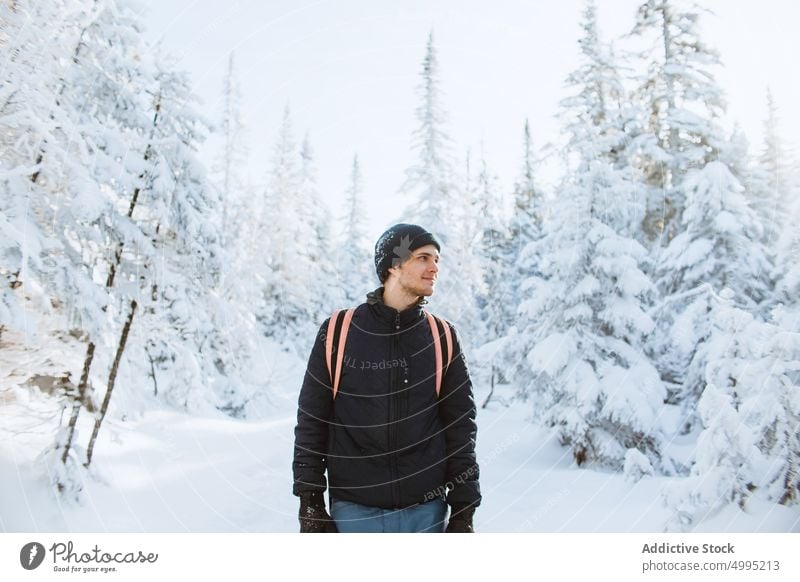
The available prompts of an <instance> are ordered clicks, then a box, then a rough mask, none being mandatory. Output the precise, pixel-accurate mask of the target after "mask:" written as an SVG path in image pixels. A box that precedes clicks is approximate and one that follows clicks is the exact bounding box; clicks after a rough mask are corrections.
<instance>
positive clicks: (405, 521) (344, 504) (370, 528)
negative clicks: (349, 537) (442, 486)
mask: <svg viewBox="0 0 800 582" xmlns="http://www.w3.org/2000/svg"><path fill="white" fill-rule="evenodd" d="M446 515H447V504H446V503H445V502H444V500H443V499H434V500H432V501H428V502H427V503H420V504H419V505H413V506H411V507H406V508H405V509H382V508H380V507H369V506H367V505H359V504H358V503H352V502H350V501H339V500H338V499H333V500H332V501H331V517H333V520H334V521H335V522H336V527H337V528H338V529H339V531H340V532H342V533H382V532H390V533H442V532H443V531H444V526H445V523H444V519H445V516H446Z"/></svg>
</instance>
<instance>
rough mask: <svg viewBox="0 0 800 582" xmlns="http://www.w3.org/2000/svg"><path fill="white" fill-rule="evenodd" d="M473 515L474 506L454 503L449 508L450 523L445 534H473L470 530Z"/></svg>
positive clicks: (472, 530)
mask: <svg viewBox="0 0 800 582" xmlns="http://www.w3.org/2000/svg"><path fill="white" fill-rule="evenodd" d="M474 513H475V506H474V505H465V504H463V503H456V504H454V505H453V506H451V507H450V521H449V523H448V524H447V529H446V530H444V532H445V533H475V530H474V529H473V528H472V516H473V514H474Z"/></svg>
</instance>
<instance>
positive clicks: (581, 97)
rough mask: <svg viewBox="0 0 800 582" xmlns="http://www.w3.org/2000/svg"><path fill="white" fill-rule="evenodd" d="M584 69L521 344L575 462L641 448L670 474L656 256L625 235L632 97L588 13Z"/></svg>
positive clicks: (569, 109)
mask: <svg viewBox="0 0 800 582" xmlns="http://www.w3.org/2000/svg"><path fill="white" fill-rule="evenodd" d="M582 26H583V31H584V34H583V36H582V38H581V40H580V47H581V53H582V62H581V65H580V68H579V69H577V70H576V71H574V72H573V73H572V74H570V75H569V77H568V79H567V84H568V86H570V87H571V88H573V91H574V92H573V95H572V96H571V97H569V98H567V99H565V100H564V101H563V102H562V107H563V110H564V119H565V120H566V126H565V129H566V132H567V134H568V135H569V142H568V144H567V147H568V148H569V149H570V151H572V152H574V154H575V160H574V167H573V168H571V169H570V171H569V174H568V177H567V178H565V180H564V182H563V184H562V186H561V188H560V191H559V195H558V199H557V201H556V202H555V207H554V211H553V214H552V219H551V221H550V222H549V223H548V225H547V229H546V234H545V236H544V238H543V239H542V240H541V241H540V242H539V243H537V244H538V245H539V248H540V251H539V252H540V255H541V257H542V262H541V265H540V267H539V271H540V273H541V274H540V275H538V276H535V277H533V279H532V280H531V281H529V282H527V283H526V286H525V292H524V301H523V303H522V306H521V309H520V319H521V323H522V326H523V327H522V330H521V334H522V336H523V338H521V339H520V341H522V340H524V337H526V336H528V337H529V338H530V339H531V340H532V342H533V348H532V349H531V350H530V352H529V353H528V354H527V357H526V360H527V362H528V364H529V366H530V369H529V374H530V375H531V376H532V377H533V379H532V380H531V381H530V382H526V381H525V379H522V382H521V384H522V386H523V387H526V386H532V387H533V389H532V390H531V391H530V392H528V395H529V396H530V397H531V398H532V399H533V400H534V403H535V408H536V410H537V414H538V417H539V419H540V420H542V421H543V422H544V423H546V424H547V425H548V426H551V427H554V429H555V430H556V431H557V433H558V435H559V437H560V439H561V442H562V443H563V444H565V445H568V446H570V447H571V449H572V452H573V455H574V458H575V460H576V462H577V463H578V464H579V465H581V464H584V463H597V464H601V465H605V466H608V467H611V468H614V469H618V470H620V469H622V468H623V464H624V460H625V458H626V454H627V452H628V450H629V449H638V450H639V451H640V452H641V453H642V454H644V455H645V456H646V457H647V458H648V461H649V463H651V465H652V466H653V467H656V468H657V469H659V470H667V471H670V470H671V469H672V468H671V466H670V465H669V463H667V462H664V461H663V460H662V452H661V448H662V447H661V440H662V436H661V432H662V431H661V429H660V424H661V423H660V417H659V414H660V411H661V408H662V405H663V400H664V396H665V391H664V387H663V385H662V383H661V380H660V378H659V376H658V372H657V371H656V370H655V368H654V367H653V366H652V365H651V364H650V362H649V361H648V359H647V358H646V357H645V355H644V354H643V352H642V341H643V336H644V335H645V334H647V333H649V332H650V331H652V329H653V321H652V320H651V319H650V318H649V317H648V316H647V314H646V313H645V311H644V309H643V308H644V304H645V300H646V298H647V296H648V294H649V293H650V292H651V290H652V284H651V283H650V281H649V280H648V278H647V277H646V276H645V275H644V273H643V272H642V271H641V269H640V264H641V262H642V261H644V260H645V258H646V251H645V249H644V248H643V247H642V246H641V245H640V244H639V243H638V242H636V241H635V240H634V239H632V238H630V236H627V235H626V234H624V232H625V230H626V225H627V223H626V220H625V217H626V216H627V209H626V207H625V204H626V201H629V200H630V199H631V196H630V193H629V191H630V190H631V189H632V188H635V182H634V181H633V177H632V172H631V170H630V167H629V166H628V165H627V164H626V159H625V147H626V141H625V140H626V136H625V134H624V132H623V131H622V130H621V128H620V125H619V118H618V110H617V109H616V108H615V107H614V106H613V103H616V102H618V101H620V100H619V99H616V98H615V95H616V93H617V92H618V91H621V84H620V83H619V81H618V79H617V78H616V75H615V69H614V66H613V63H611V62H610V61H609V55H608V52H607V50H606V48H605V46H604V45H603V44H601V42H600V41H599V39H598V35H597V28H596V19H595V8H594V4H593V3H591V2H590V3H587V6H586V9H585V11H584V15H583V22H582Z"/></svg>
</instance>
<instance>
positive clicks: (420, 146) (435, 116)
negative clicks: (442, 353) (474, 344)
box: [400, 32, 482, 341]
mask: <svg viewBox="0 0 800 582" xmlns="http://www.w3.org/2000/svg"><path fill="white" fill-rule="evenodd" d="M439 75H440V72H439V59H438V54H437V51H436V47H435V45H434V37H433V33H432V32H431V33H430V35H429V37H428V43H427V48H426V52H425V58H424V59H423V62H422V73H421V83H420V85H419V87H418V93H419V97H420V104H419V106H418V107H417V109H416V119H417V124H418V125H417V128H416V129H415V130H414V132H413V134H412V149H413V150H414V151H415V152H416V154H417V161H416V162H415V163H414V164H413V165H412V166H411V167H409V168H408V169H407V170H406V179H405V181H404V183H403V185H402V186H401V188H400V191H401V192H402V193H403V194H404V195H405V196H406V197H407V198H408V199H409V200H410V202H409V204H408V206H407V207H406V210H405V212H404V213H403V216H402V217H401V220H402V221H404V222H414V223H417V224H420V225H421V226H423V227H424V228H426V229H428V230H430V231H431V232H433V233H434V234H435V235H436V236H437V237H438V238H439V239H440V240H441V242H442V245H443V249H442V258H441V262H440V264H439V266H440V270H441V272H440V282H439V283H438V286H437V291H436V294H435V296H434V298H433V299H432V302H433V304H434V307H433V308H432V309H433V310H435V311H436V312H437V313H439V314H440V315H442V316H443V317H446V318H447V319H450V320H451V321H454V322H457V323H459V325H460V328H461V330H462V337H466V338H472V339H473V341H475V340H477V339H478V336H477V333H478V331H479V318H478V316H477V309H476V305H475V295H476V293H479V292H481V291H482V280H481V278H480V277H479V276H477V275H478V273H479V267H478V259H477V257H476V256H475V255H474V254H473V250H472V249H473V244H474V240H473V239H472V234H473V232H472V229H471V228H470V223H471V222H472V221H473V219H474V217H473V216H472V213H474V211H475V210H474V207H473V206H472V205H470V204H469V202H468V201H467V200H466V199H465V198H464V193H463V192H460V191H459V188H458V186H457V177H456V173H455V171H454V169H453V168H454V162H453V143H452V140H451V138H450V136H449V135H448V132H447V123H448V122H447V113H446V110H445V108H444V104H443V98H442V92H441V87H440V78H439Z"/></svg>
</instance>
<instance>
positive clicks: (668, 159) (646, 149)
mask: <svg viewBox="0 0 800 582" xmlns="http://www.w3.org/2000/svg"><path fill="white" fill-rule="evenodd" d="M699 19H700V14H699V12H698V11H696V10H695V9H689V8H684V7H683V3H682V0H647V1H646V2H643V3H642V4H641V5H640V6H639V9H638V12H637V17H636V25H635V26H634V29H633V31H632V35H635V36H639V37H642V38H644V39H646V40H649V41H650V42H651V49H650V50H649V51H647V53H646V54H645V55H643V56H644V58H645V59H646V63H645V65H646V66H647V71H646V73H644V74H643V75H642V76H641V78H640V79H638V81H637V83H638V86H639V89H638V92H637V95H636V97H635V100H636V101H638V102H639V104H640V105H641V107H642V110H643V111H644V114H645V115H646V116H647V120H646V126H647V133H649V135H650V136H652V137H653V138H654V139H645V138H646V136H642V139H640V140H638V142H637V145H638V146H639V151H638V156H637V158H638V166H639V168H640V169H641V171H642V172H643V175H644V179H645V183H646V184H647V188H646V196H647V199H646V212H645V216H644V220H643V222H642V228H643V230H644V234H645V239H646V240H647V241H649V242H650V243H657V246H664V245H666V244H667V243H668V242H669V241H670V240H671V239H672V238H674V237H675V236H676V235H677V234H678V232H680V230H681V226H680V220H681V216H682V213H683V209H684V206H685V198H686V188H685V186H684V184H683V181H684V178H685V176H686V173H687V172H688V171H689V170H690V169H692V168H700V167H703V166H704V165H705V164H706V163H707V162H709V161H711V160H714V159H716V158H717V157H718V151H719V148H720V145H721V143H722V142H724V135H723V133H722V130H721V129H720V127H719V126H718V124H717V120H718V119H719V118H720V116H721V115H722V114H723V113H724V109H725V102H724V99H723V96H722V92H721V90H720V88H719V87H718V86H717V84H716V82H715V80H714V76H713V74H712V72H711V71H712V68H713V67H714V66H716V65H719V55H718V53H717V52H716V51H715V50H713V49H712V48H710V47H708V46H707V45H706V44H705V43H704V42H703V41H702V35H701V33H700V28H699Z"/></svg>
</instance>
